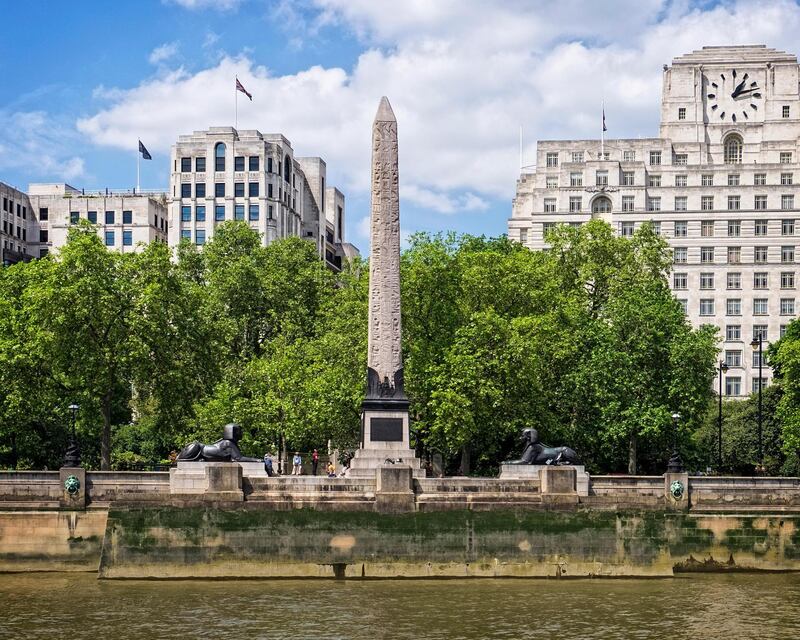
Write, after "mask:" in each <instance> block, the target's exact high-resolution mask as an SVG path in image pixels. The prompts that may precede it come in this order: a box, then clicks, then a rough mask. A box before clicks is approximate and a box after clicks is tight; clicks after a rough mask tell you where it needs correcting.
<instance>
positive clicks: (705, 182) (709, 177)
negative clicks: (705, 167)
mask: <svg viewBox="0 0 800 640" xmlns="http://www.w3.org/2000/svg"><path fill="white" fill-rule="evenodd" d="M700 185H701V186H703V187H713V186H714V174H712V173H704V174H703V175H702V176H701V177H700Z"/></svg>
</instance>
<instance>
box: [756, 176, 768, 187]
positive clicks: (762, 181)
mask: <svg viewBox="0 0 800 640" xmlns="http://www.w3.org/2000/svg"><path fill="white" fill-rule="evenodd" d="M766 184H767V174H766V173H754V174H753V185H755V186H756V187H763V186H765V185H766Z"/></svg>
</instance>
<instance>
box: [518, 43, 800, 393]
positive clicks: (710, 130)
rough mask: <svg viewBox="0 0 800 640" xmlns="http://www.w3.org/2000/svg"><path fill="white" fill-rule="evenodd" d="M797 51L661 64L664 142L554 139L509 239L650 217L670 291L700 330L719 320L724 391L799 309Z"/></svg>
mask: <svg viewBox="0 0 800 640" xmlns="http://www.w3.org/2000/svg"><path fill="white" fill-rule="evenodd" d="M799 80H800V78H799V75H798V63H797V58H796V56H794V55H791V54H787V53H784V52H781V51H776V50H774V49H769V48H766V47H764V46H729V47H704V48H703V49H701V50H699V51H695V52H693V53H690V54H687V55H683V56H680V57H678V58H675V59H674V60H673V61H672V65H671V66H667V65H665V66H664V70H663V89H662V92H663V93H662V103H661V126H660V131H659V136H658V137H654V138H645V139H627V140H622V139H613V140H609V139H607V140H605V142H604V144H603V143H601V141H600V140H548V141H540V142H539V143H538V146H537V154H536V169H535V170H533V171H525V170H523V172H522V174H521V176H520V178H519V181H518V183H517V192H516V197H515V198H514V202H513V211H512V216H511V218H510V219H509V222H508V232H509V237H511V238H512V239H516V240H518V241H520V242H522V243H523V244H525V245H526V246H528V247H530V248H533V249H542V248H546V247H547V243H546V242H545V239H544V233H545V232H546V231H547V230H548V229H549V228H552V227H553V226H554V225H556V224H560V223H566V224H573V225H579V224H581V223H583V222H586V221H587V220H590V219H592V218H600V219H602V220H605V221H607V222H609V223H610V224H611V225H612V226H613V228H615V229H616V230H617V231H618V233H619V234H621V235H622V236H628V235H631V234H632V233H633V232H634V230H635V229H636V228H638V227H639V226H640V225H641V224H643V223H645V222H651V223H652V224H653V225H654V226H655V229H656V231H657V232H659V233H660V234H661V235H662V236H663V237H664V238H665V239H666V240H667V241H668V242H669V244H670V245H671V247H672V250H673V255H674V262H675V264H674V271H673V273H672V274H671V279H672V288H673V291H674V294H675V296H676V297H677V298H678V300H680V301H681V303H682V304H683V305H684V308H685V310H686V313H687V315H688V317H689V318H690V320H691V322H692V323H693V324H694V325H695V326H698V325H701V324H707V323H713V324H715V325H717V326H718V327H719V328H720V332H721V338H722V340H723V342H722V345H721V346H722V359H723V360H724V361H725V363H726V364H727V365H728V371H727V372H726V373H725V382H724V385H723V392H724V394H725V395H728V396H740V395H747V394H749V393H750V392H751V391H753V390H757V389H758V385H759V384H767V383H768V382H769V378H770V376H771V372H770V370H769V368H768V367H766V365H765V366H764V367H763V380H762V381H759V378H758V357H757V356H758V354H757V351H756V352H755V353H754V350H753V348H752V347H751V341H752V340H753V339H754V337H757V336H759V335H760V336H762V337H763V339H764V340H765V341H766V342H765V344H764V346H765V348H766V343H767V342H770V341H774V340H776V339H778V338H779V337H780V336H781V335H782V334H783V332H784V330H785V328H786V325H787V324H788V323H789V322H791V321H792V320H793V319H794V318H795V317H797V312H798V301H797V270H798V261H800V253H798V255H796V252H797V251H798V250H800V219H798V218H800V215H799V214H798V208H799V207H800V202H798V200H800V196H798V194H797V182H798V181H800V158H798V156H799V155H800V148H798V137H799V136H800V91H799V90H798V81H799Z"/></svg>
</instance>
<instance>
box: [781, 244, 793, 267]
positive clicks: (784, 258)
mask: <svg viewBox="0 0 800 640" xmlns="http://www.w3.org/2000/svg"><path fill="white" fill-rule="evenodd" d="M781 262H783V263H786V264H788V263H790V262H794V247H781Z"/></svg>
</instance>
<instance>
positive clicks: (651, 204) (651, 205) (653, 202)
mask: <svg viewBox="0 0 800 640" xmlns="http://www.w3.org/2000/svg"><path fill="white" fill-rule="evenodd" d="M647 210H648V211H661V198H648V199H647Z"/></svg>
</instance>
